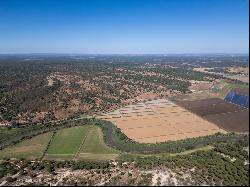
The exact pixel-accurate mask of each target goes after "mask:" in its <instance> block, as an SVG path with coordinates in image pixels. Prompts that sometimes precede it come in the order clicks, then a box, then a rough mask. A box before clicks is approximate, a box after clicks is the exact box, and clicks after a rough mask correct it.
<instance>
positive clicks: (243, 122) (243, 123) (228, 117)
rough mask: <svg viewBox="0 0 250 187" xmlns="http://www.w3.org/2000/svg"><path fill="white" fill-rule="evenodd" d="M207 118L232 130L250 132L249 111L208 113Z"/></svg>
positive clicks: (221, 126)
mask: <svg viewBox="0 0 250 187" xmlns="http://www.w3.org/2000/svg"><path fill="white" fill-rule="evenodd" d="M205 119H207V120H208V121H210V122H212V123H214V124H216V125H218V126H219V127H220V128H223V129H225V130H227V131H230V132H249V111H248V110H245V111H238V112H232V113H228V114H220V115H208V116H205Z"/></svg>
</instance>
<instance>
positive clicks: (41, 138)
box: [0, 132, 52, 159]
mask: <svg viewBox="0 0 250 187" xmlns="http://www.w3.org/2000/svg"><path fill="white" fill-rule="evenodd" d="M51 136H52V132H48V133H45V134H41V135H38V136H35V137H33V138H31V139H26V140H23V141H21V142H20V143H18V144H16V145H13V146H10V147H8V148H5V149H3V150H0V158H1V159H2V158H5V157H6V158H28V159H35V158H40V157H41V156H42V154H43V152H44V151H45V148H46V146H47V144H48V142H49V140H50V138H51Z"/></svg>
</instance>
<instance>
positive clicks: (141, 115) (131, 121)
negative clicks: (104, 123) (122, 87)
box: [99, 99, 225, 143]
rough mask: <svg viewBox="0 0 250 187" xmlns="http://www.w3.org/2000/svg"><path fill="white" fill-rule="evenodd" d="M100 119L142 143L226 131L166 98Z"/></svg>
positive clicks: (124, 108) (106, 115)
mask: <svg viewBox="0 0 250 187" xmlns="http://www.w3.org/2000/svg"><path fill="white" fill-rule="evenodd" d="M99 118H101V119H104V120H108V121H111V122H112V123H114V124H115V125H116V126H117V127H118V128H120V129H121V131H122V132H123V133H125V134H126V135H127V136H128V137H129V138H131V139H133V140H135V141H137V142H140V143H156V142H164V141H169V140H180V139H185V138H193V137H199V136H206V135H211V134H215V133H217V132H222V133H223V132H225V131H224V130H222V129H220V128H219V127H218V126H216V125H214V124H213V123H210V122H208V121H206V120H204V119H203V118H201V117H199V116H198V115H195V114H193V113H191V112H189V111H188V110H186V109H184V108H182V107H180V106H178V105H176V104H174V103H172V102H170V101H168V100H166V99H157V100H153V101H147V102H145V103H137V104H135V105H129V106H126V107H123V108H121V109H118V110H115V111H113V112H110V113H107V114H103V115H101V116H99Z"/></svg>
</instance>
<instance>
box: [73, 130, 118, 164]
mask: <svg viewBox="0 0 250 187" xmlns="http://www.w3.org/2000/svg"><path fill="white" fill-rule="evenodd" d="M118 154H119V151H117V150H115V149H113V148H111V147H108V146H107V145H106V144H105V143H104V140H103V133H102V130H101V129H100V128H99V127H97V126H92V127H91V129H90V130H89V132H88V135H87V137H86V139H85V141H84V143H83V145H82V146H81V149H80V151H79V154H78V159H98V160H100V159H108V160H109V159H113V158H116V157H117V156H118Z"/></svg>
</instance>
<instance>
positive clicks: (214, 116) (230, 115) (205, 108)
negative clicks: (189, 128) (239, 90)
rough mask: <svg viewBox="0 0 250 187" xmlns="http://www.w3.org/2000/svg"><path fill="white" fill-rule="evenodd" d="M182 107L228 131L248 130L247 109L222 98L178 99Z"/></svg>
mask: <svg viewBox="0 0 250 187" xmlns="http://www.w3.org/2000/svg"><path fill="white" fill-rule="evenodd" d="M176 104H178V105H180V106H182V107H184V108H185V109H186V110H189V111H190V112H192V113H195V114H197V115H199V116H201V117H203V118H204V119H206V120H208V121H210V122H212V123H214V124H216V125H217V126H219V127H220V128H222V129H224V130H226V131H230V132H249V111H248V109H246V108H243V107H240V106H237V105H235V104H232V103H229V102H226V101H224V100H223V99H217V98H213V99H203V100H197V101H178V102H176Z"/></svg>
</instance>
